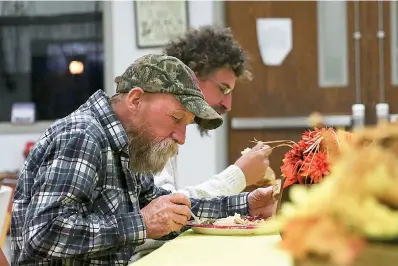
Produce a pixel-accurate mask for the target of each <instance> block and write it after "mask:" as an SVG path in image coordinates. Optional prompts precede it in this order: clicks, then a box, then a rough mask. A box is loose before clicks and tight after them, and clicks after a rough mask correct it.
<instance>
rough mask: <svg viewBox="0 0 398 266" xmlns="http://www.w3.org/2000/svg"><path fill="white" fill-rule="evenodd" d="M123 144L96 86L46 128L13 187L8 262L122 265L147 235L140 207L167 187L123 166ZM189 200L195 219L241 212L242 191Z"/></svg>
mask: <svg viewBox="0 0 398 266" xmlns="http://www.w3.org/2000/svg"><path fill="white" fill-rule="evenodd" d="M127 144H128V138H127V135H126V132H125V131H124V129H123V127H122V125H121V123H120V122H119V121H118V120H117V118H116V116H115V114H114V112H113V110H112V108H111V106H110V105H109V103H108V97H107V96H106V95H105V93H104V92H102V91H101V90H100V91H97V92H96V93H95V94H93V95H92V96H91V97H90V98H89V99H88V101H87V102H86V103H85V104H83V105H82V106H81V107H80V108H79V109H77V110H76V111H75V112H73V113H72V114H70V115H69V116H67V117H65V118H63V119H60V120H58V121H57V122H55V123H54V124H53V125H52V126H51V127H50V128H49V129H47V131H46V132H45V133H44V134H43V135H42V136H41V137H40V139H39V140H38V141H37V143H36V145H35V147H34V148H33V149H32V151H31V153H30V154H29V156H28V158H27V160H26V161H25V163H24V166H23V170H22V172H21V175H20V177H19V180H18V184H17V188H16V191H15V195H14V199H13V212H12V224H11V241H12V251H13V258H12V265H71V266H72V265H126V264H127V263H128V261H129V259H130V257H131V255H132V254H133V251H134V248H135V247H136V246H138V245H141V244H143V243H144V241H145V238H146V231H145V224H144V220H143V217H142V215H141V212H140V209H141V208H142V207H144V206H146V205H147V204H148V203H149V202H150V201H151V200H153V199H155V198H157V197H159V196H161V195H165V194H169V193H170V192H169V191H166V190H163V189H161V188H157V187H156V186H155V185H154V181H153V177H152V176H149V175H142V174H138V173H134V172H132V171H131V170H129V169H128V164H129V158H128V154H127V150H128V149H126V147H127ZM191 202H192V211H193V212H194V213H195V214H197V215H198V216H200V217H212V218H220V217H226V216H228V215H233V214H234V213H240V214H247V193H242V194H239V195H237V196H233V197H220V198H214V199H191ZM176 235H177V234H176V233H174V234H170V235H169V237H170V238H172V237H175V236H176ZM166 238H167V237H166Z"/></svg>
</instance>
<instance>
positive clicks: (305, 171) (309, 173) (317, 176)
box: [298, 152, 329, 184]
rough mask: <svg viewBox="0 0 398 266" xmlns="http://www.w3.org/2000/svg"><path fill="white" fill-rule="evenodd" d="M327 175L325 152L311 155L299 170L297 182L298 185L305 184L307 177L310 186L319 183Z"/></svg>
mask: <svg viewBox="0 0 398 266" xmlns="http://www.w3.org/2000/svg"><path fill="white" fill-rule="evenodd" d="M328 174H329V163H328V157H327V155H326V152H318V153H311V154H310V155H308V156H307V157H306V160H305V161H304V163H303V165H302V167H301V169H300V173H299V176H298V181H299V183H300V184H305V183H306V182H305V181H306V178H308V177H309V179H310V183H311V184H313V183H319V182H320V181H321V180H322V178H323V177H324V176H326V175H328Z"/></svg>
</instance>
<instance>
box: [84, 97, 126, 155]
mask: <svg viewBox="0 0 398 266" xmlns="http://www.w3.org/2000/svg"><path fill="white" fill-rule="evenodd" d="M87 104H88V106H91V107H90V108H91V111H92V112H93V113H94V114H95V115H96V117H97V119H98V120H99V122H100V123H101V125H102V126H103V128H104V130H105V133H106V136H107V138H108V140H109V143H110V146H111V149H112V150H113V151H116V152H120V151H122V150H123V151H124V152H127V153H128V149H127V146H128V138H127V134H126V131H125V130H124V128H123V126H122V124H121V123H120V121H119V120H118V119H117V117H116V115H115V112H114V111H113V109H112V107H111V105H110V104H109V97H108V96H107V95H106V94H105V92H104V91H103V90H98V91H96V92H95V93H94V94H93V95H92V96H91V97H90V98H89V99H88V100H87Z"/></svg>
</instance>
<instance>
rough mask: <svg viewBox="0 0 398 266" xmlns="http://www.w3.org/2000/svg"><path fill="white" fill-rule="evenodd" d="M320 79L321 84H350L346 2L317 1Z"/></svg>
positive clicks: (340, 85)
mask: <svg viewBox="0 0 398 266" xmlns="http://www.w3.org/2000/svg"><path fill="white" fill-rule="evenodd" d="M317 12H318V14H317V17H318V24H317V25H318V80H319V86H320V87H345V86H347V85H348V36H347V32H348V30H347V2H346V1H318V2H317Z"/></svg>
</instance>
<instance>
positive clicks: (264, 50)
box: [256, 18, 293, 66]
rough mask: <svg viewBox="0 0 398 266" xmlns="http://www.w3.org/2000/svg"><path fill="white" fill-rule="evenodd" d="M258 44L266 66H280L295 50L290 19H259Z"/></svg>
mask: <svg viewBox="0 0 398 266" xmlns="http://www.w3.org/2000/svg"><path fill="white" fill-rule="evenodd" d="M256 26H257V42H258V47H259V49H260V54H261V57H262V59H263V63H264V65H268V66H279V65H281V64H282V63H283V61H284V60H285V58H286V56H287V55H288V54H289V53H290V51H291V50H292V48H293V33H292V20H291V19H290V18H258V19H257V25H256Z"/></svg>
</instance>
